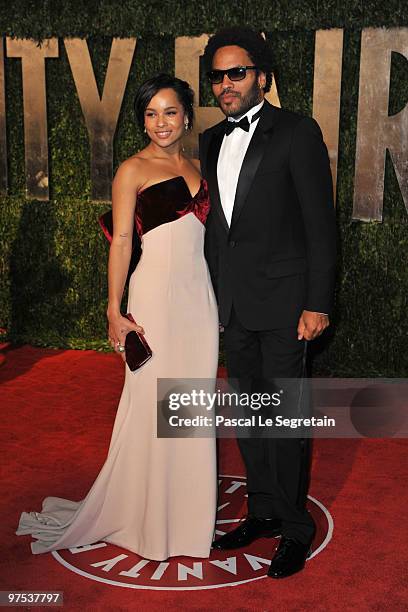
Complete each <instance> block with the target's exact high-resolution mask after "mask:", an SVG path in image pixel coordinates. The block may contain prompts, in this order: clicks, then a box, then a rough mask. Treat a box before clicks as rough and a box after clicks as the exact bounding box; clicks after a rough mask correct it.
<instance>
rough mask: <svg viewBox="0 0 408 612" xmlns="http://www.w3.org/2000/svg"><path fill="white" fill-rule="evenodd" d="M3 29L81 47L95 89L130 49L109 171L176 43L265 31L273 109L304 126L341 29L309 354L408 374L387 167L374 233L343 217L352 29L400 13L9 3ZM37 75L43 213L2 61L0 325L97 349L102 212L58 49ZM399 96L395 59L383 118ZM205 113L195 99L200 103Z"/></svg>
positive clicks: (366, 372) (354, 73)
mask: <svg viewBox="0 0 408 612" xmlns="http://www.w3.org/2000/svg"><path fill="white" fill-rule="evenodd" d="M340 4H341V6H340ZM357 5H358V6H357ZM0 21H1V26H2V27H1V29H2V32H3V33H4V34H6V35H7V36H16V37H22V38H34V39H36V40H40V39H43V38H49V37H53V36H59V37H68V36H77V37H86V38H87V40H88V45H89V48H90V51H91V57H92V62H93V67H94V71H95V75H96V79H97V82H98V86H99V91H102V88H103V82H104V75H105V70H106V66H107V61H108V58H109V53H110V47H111V42H112V37H113V36H118V37H138V41H137V47H136V52H135V55H134V59H133V63H132V66H131V71H130V76H129V80H128V84H127V89H126V93H125V98H124V102H123V106H122V110H121V114H120V118H119V123H118V129H117V133H116V137H115V146H114V168H115V169H116V167H117V166H118V165H119V163H120V162H121V161H122V160H124V159H125V158H126V157H128V156H130V155H132V154H133V153H134V152H135V151H136V150H138V149H139V148H141V147H142V146H143V144H144V139H143V135H142V134H141V133H140V132H139V130H138V128H137V126H136V123H135V119H134V115H133V110H132V102H133V96H134V93H135V91H136V89H137V87H138V85H139V84H140V83H141V82H142V81H143V80H145V79H146V78H148V77H149V76H151V75H152V74H154V73H157V72H160V71H167V72H173V71H174V39H175V37H176V36H186V35H200V34H202V33H204V32H208V33H211V32H213V31H215V30H216V29H217V28H220V27H223V26H225V25H229V24H237V25H238V24H250V25H252V26H253V27H255V28H259V29H262V30H264V31H265V32H266V33H267V36H268V37H270V38H271V39H272V42H273V47H274V51H275V59H276V74H275V77H276V80H277V87H278V92H279V97H280V101H281V105H282V107H284V108H288V109H291V110H295V111H299V112H302V113H305V114H308V115H311V112H312V86H313V62H314V38H315V30H316V29H321V28H329V27H343V28H344V51H343V77H342V93H341V116H340V144H339V163H338V178H337V218H338V227H339V239H340V245H341V257H340V261H339V275H338V284H337V295H336V311H335V314H334V317H333V326H332V328H331V331H330V333H329V334H327V336H326V338H324V339H322V340H319V341H317V343H314V344H315V346H314V352H315V353H316V358H315V361H314V367H315V371H317V372H320V373H326V374H332V375H343V376H371V375H384V376H407V375H408V354H407V351H406V342H407V337H408V318H407V311H408V297H407V296H408V255H407V254H408V235H407V226H408V215H407V212H406V209H405V205H404V202H403V199H402V195H401V193H400V189H399V186H398V183H397V180H396V177H395V174H394V170H393V166H392V162H391V159H389V158H387V161H386V180H385V194H384V218H383V222H382V223H374V222H371V223H363V222H360V221H353V220H352V215H351V213H352V200H353V180H354V160H355V144H356V123H357V104H358V79H359V58H360V38H361V29H362V28H363V27H367V26H377V27H378V26H390V27H391V26H403V25H406V24H407V14H406V10H405V11H404V10H403V3H402V2H401V3H400V2H397V1H396V0H392V1H390V2H388V3H387V4H385V5H383V4H382V3H381V2H377V1H372V0H371V1H370V0H368V1H367V2H364V3H356V2H352V1H350V0H344V2H342V3H338V2H337V1H326V2H324V3H323V2H319V1H318V0H316V1H315V2H310V1H309V2H294V1H290V2H273V3H272V2H269V1H266V0H258V1H257V2H247V1H238V2H234V5H233V6H232V5H231V4H227V3H225V5H223V4H222V3H220V2H219V1H217V2H215V1H214V2H213V1H203V2H201V3H196V2H184V3H178V2H171V3H170V2H152V1H151V2H137V1H136V0H127V1H125V2H124V3H122V4H121V5H119V4H118V3H116V2H89V1H87V2H83V3H82V2H66V3H59V2H35V3H32V2H14V3H13V4H12V5H8V6H7V7H6V6H4V4H3V6H2V8H1V9H0ZM45 65H46V79H47V109H48V144H49V155H50V184H51V187H50V193H51V199H50V201H49V202H40V201H35V200H26V198H25V169H24V133H23V129H24V126H23V97H22V81H21V62H20V61H19V60H17V59H10V58H8V59H7V58H6V60H5V78H6V112H7V141H8V160H9V161H8V174H9V178H8V182H9V190H8V195H7V196H6V197H1V198H0V235H1V241H2V249H1V252H0V274H1V280H0V327H2V328H4V329H5V330H7V335H6V336H5V337H7V338H8V339H12V340H13V341H15V342H29V343H32V344H39V345H46V346H58V347H74V348H99V349H107V348H108V345H107V343H106V317H105V310H106V297H107V282H106V265H107V255H108V245H107V242H106V239H105V238H104V236H103V235H102V233H101V231H100V229H99V226H98V224H97V218H98V216H99V215H100V214H101V213H102V212H104V211H105V210H107V208H108V205H106V204H103V203H95V202H93V201H91V199H90V163H89V154H90V148H89V141H88V134H87V130H86V127H85V123H84V119H83V115H82V111H81V107H80V104H79V101H78V96H77V93H76V89H75V85H74V81H73V78H72V73H71V70H70V67H69V63H68V60H67V57H66V53H65V49H64V45H63V44H61V45H60V51H59V57H58V58H56V59H48V60H47V61H46V63H45ZM373 79H375V75H373ZM407 84H408V62H407V61H406V60H405V58H404V57H403V56H401V55H399V54H396V53H393V54H392V66H391V86H390V105H389V114H394V113H396V112H398V111H399V110H401V108H403V107H404V106H405V104H406V103H407V99H408V85H407ZM212 103H213V102H212V100H211V97H210V95H209V93H208V92H206V91H204V92H203V94H202V104H203V105H206V104H208V105H210V104H212Z"/></svg>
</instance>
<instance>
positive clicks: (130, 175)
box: [106, 158, 143, 350]
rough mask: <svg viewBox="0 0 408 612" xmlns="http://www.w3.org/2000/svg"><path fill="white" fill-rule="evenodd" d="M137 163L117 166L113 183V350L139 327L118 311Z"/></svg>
mask: <svg viewBox="0 0 408 612" xmlns="http://www.w3.org/2000/svg"><path fill="white" fill-rule="evenodd" d="M137 170H138V163H137V161H136V160H135V159H134V158H133V159H131V160H127V161H125V162H124V163H123V164H122V165H121V166H120V167H119V169H118V171H117V173H116V176H115V179H114V181H113V184H112V215H113V236H112V242H111V245H110V250H109V263H108V287H109V293H108V308H107V313H106V314H107V317H108V321H109V338H110V340H111V343H112V345H113V346H114V348H115V350H116V345H117V342H120V344H122V345H123V344H124V339H125V336H126V333H127V332H128V331H131V330H136V331H139V332H140V331H142V332H143V330H142V328H141V327H140V326H139V325H135V324H133V323H131V322H130V321H128V319H125V318H124V317H122V316H121V314H120V305H121V301H122V296H123V290H124V287H125V282H126V277H127V274H128V270H129V263H130V257H131V254H132V236H133V224H134V216H135V206H136V196H137V190H138V187H139V181H138V180H137V178H136V177H137V175H138V171H137Z"/></svg>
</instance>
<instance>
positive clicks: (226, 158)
mask: <svg viewBox="0 0 408 612" xmlns="http://www.w3.org/2000/svg"><path fill="white" fill-rule="evenodd" d="M263 103H264V101H263V100H262V102H260V103H259V104H257V105H256V106H253V107H252V108H251V109H249V111H248V112H247V113H245V115H242V117H239V119H234V118H233V117H228V121H240V120H241V119H243V118H244V117H248V121H249V123H250V125H249V132H245V130H242V129H241V128H235V130H234V131H233V132H231V134H229V135H228V136H224V140H223V141H222V143H221V148H220V153H219V156H218V164H217V178H218V187H219V192H220V199H221V205H222V208H223V210H224V214H225V217H226V219H227V222H228V225H231V217H232V209H233V208H234V200H235V192H236V190H237V184H238V177H239V173H240V172H241V166H242V162H243V161H244V157H245V153H246V151H247V149H248V146H249V143H250V142H251V138H252V136H253V134H254V132H255V128H256V126H257V125H258V121H259V117H258V118H257V119H255V121H254V122H253V123H251V119H252V117H253V116H254V115H255V113H257V112H258V111H259V110H260V109H261V108H262V105H263Z"/></svg>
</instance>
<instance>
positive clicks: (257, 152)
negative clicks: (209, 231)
mask: <svg viewBox="0 0 408 612" xmlns="http://www.w3.org/2000/svg"><path fill="white" fill-rule="evenodd" d="M275 120H276V113H275V111H274V109H273V106H271V105H270V104H269V103H268V102H267V101H266V100H265V102H264V106H263V109H262V113H261V116H260V118H259V121H258V125H257V126H256V128H255V132H254V134H253V136H252V138H251V142H250V143H249V147H248V149H247V151H246V154H245V157H244V161H243V162H242V166H241V172H240V174H239V178H238V184H237V190H236V192H235V200H234V208H233V211H232V219H231V229H232V227H233V226H234V225H235V224H236V223H237V221H238V219H239V216H240V214H241V212H242V209H243V207H244V204H245V202H246V199H247V197H248V192H249V190H250V188H251V185H252V183H253V181H254V177H255V174H256V171H257V170H258V166H259V164H260V162H261V159H262V157H263V155H264V153H265V149H266V145H267V143H268V141H269V138H270V136H271V133H272V127H273V124H274V122H275ZM218 197H219V196H218Z"/></svg>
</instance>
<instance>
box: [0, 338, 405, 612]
mask: <svg viewBox="0 0 408 612" xmlns="http://www.w3.org/2000/svg"><path fill="white" fill-rule="evenodd" d="M6 356H7V360H6V362H5V363H4V364H3V365H2V367H1V368H0V382H1V383H2V386H1V406H2V428H1V433H2V440H1V444H2V449H3V470H2V472H3V475H2V496H1V505H2V508H1V527H2V538H1V542H2V545H3V551H2V555H1V566H2V567H1V571H0V575H1V585H0V587H1V589H0V590H11V589H15V590H43V589H46V590H49V591H55V590H58V591H63V592H64V601H65V603H64V610H78V609H82V610H92V611H99V610H101V611H102V610H103V611H105V610H133V609H137V610H152V611H156V610H164V609H167V610H175V609H176V608H179V609H182V610H202V611H207V610H237V611H238V610H239V611H259V612H261V611H269V610H279V611H293V612H300V611H303V610H321V611H331V610H342V611H344V610H351V609H354V610H357V611H358V612H362V611H365V610H373V611H377V610H378V611H383V610H392V611H393V612H394V611H395V612H396V611H399V610H401V611H402V610H404V611H405V610H407V609H408V589H407V585H406V580H405V578H406V565H407V548H408V546H407V527H406V524H407V507H408V487H407V447H408V445H407V441H406V440H393V439H391V440H365V439H364V440H360V439H358V440H317V441H316V442H315V449H314V461H313V478H312V486H311V490H310V494H311V495H312V496H313V497H314V498H316V499H317V500H319V501H320V502H321V503H322V504H324V506H325V507H326V508H327V509H328V510H329V511H330V513H331V515H332V517H333V519H334V535H333V539H332V540H331V541H330V542H329V543H328V545H327V547H326V548H324V550H322V551H321V552H320V554H318V555H316V557H315V558H313V559H311V560H310V561H309V562H308V563H307V566H306V568H305V570H304V571H303V572H302V573H300V574H298V575H296V576H293V577H291V578H288V579H286V580H282V581H273V580H271V579H268V578H263V579H260V580H255V581H253V582H248V583H246V584H240V585H237V586H234V587H225V588H216V589H213V588H210V589H207V590H193V591H166V590H160V591H159V590H155V591H153V590H139V589H134V588H123V587H120V586H119V587H118V586H112V585H111V584H106V583H102V582H95V581H94V580H90V579H89V578H87V577H84V576H82V575H78V574H76V573H73V572H72V571H69V569H67V568H66V567H64V566H63V565H61V564H60V563H58V562H57V560H56V559H55V558H54V557H53V556H52V555H51V554H46V555H36V556H34V555H32V554H31V552H30V548H29V542H30V538H29V537H28V536H27V537H17V536H15V535H14V531H15V528H16V526H17V522H18V517H19V515H20V512H21V511H22V510H40V503H41V500H42V499H43V497H45V496H47V495H56V496H61V497H67V498H71V499H81V498H82V497H83V496H84V495H85V493H86V492H87V490H88V488H89V487H90V486H91V485H92V483H93V481H94V479H95V477H96V475H97V473H98V471H99V468H100V467H101V465H102V463H103V461H104V458H105V454H106V452H107V448H108V443H109V438H110V432H111V428H112V424H113V420H114V416H115V410H116V406H117V402H118V398H119V394H120V391H121V386H122V363H121V362H120V361H119V359H118V358H117V356H115V355H106V354H101V353H96V352H93V351H63V350H52V349H37V348H32V347H21V348H17V349H8V350H7V349H6ZM220 473H221V474H232V475H240V474H244V471H243V467H242V464H241V462H240V458H239V454H238V451H237V448H236V444H235V442H234V441H227V440H221V443H220ZM237 486H238V485H237ZM265 542H266V543H267V544H268V541H265ZM274 542H275V544H276V541H274V540H271V541H269V543H270V547H271V549H272V547H273V546H274ZM267 544H266V545H267ZM264 546H265V544H264ZM123 552H126V551H123V550H122V549H117V548H116V549H115V554H120V553H123ZM83 554H85V553H83ZM94 554H95V555H96V552H95V553H94ZM95 558H96V557H95ZM251 558H252V557H251ZM269 558H270V556H269ZM185 561H186V560H185ZM193 561H194V560H190V565H192V563H193ZM228 563H229V562H228ZM253 563H255V565H256V561H255V562H253ZM223 571H224V573H225V571H227V572H229V573H231V572H230V569H229V566H228V564H227V567H226V568H225V567H224V570H223ZM258 571H260V570H258ZM263 573H264V572H263ZM26 609H30V608H29V607H28V606H26ZM33 609H35V608H33ZM41 609H42V608H41Z"/></svg>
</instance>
